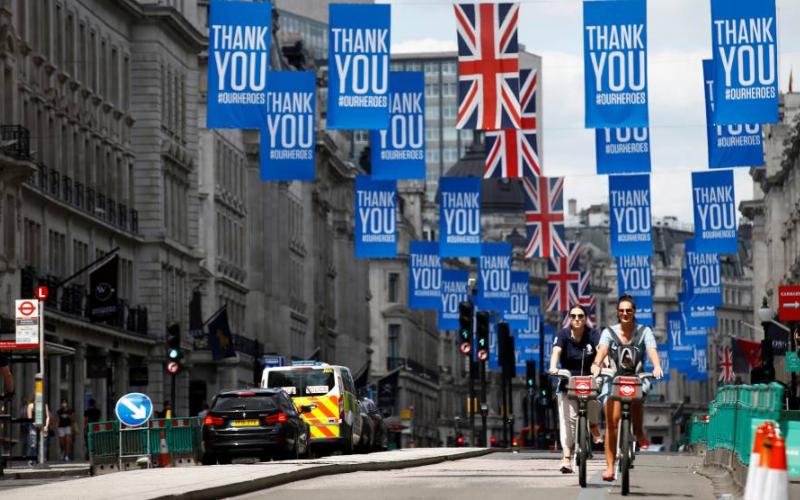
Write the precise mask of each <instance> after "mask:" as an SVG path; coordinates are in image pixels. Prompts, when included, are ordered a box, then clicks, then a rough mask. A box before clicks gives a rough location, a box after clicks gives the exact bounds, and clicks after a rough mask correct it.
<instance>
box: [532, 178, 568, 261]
mask: <svg viewBox="0 0 800 500" xmlns="http://www.w3.org/2000/svg"><path fill="white" fill-rule="evenodd" d="M522 187H523V188H524V190H525V228H526V232H527V236H528V244H527V246H526V247H525V257H527V258H530V257H543V258H549V257H552V256H560V255H567V245H566V244H565V243H564V178H563V177H538V178H536V177H527V176H526V177H524V178H523V179H522Z"/></svg>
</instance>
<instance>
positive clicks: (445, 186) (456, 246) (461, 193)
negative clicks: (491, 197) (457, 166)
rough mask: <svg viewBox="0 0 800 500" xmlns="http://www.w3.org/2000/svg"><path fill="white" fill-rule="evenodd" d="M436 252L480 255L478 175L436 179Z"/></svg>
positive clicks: (479, 180) (462, 255)
mask: <svg viewBox="0 0 800 500" xmlns="http://www.w3.org/2000/svg"><path fill="white" fill-rule="evenodd" d="M439 196H440V199H439V252H440V255H441V256H442V257H479V256H480V255H481V179H480V178H478V177H442V178H440V179H439Z"/></svg>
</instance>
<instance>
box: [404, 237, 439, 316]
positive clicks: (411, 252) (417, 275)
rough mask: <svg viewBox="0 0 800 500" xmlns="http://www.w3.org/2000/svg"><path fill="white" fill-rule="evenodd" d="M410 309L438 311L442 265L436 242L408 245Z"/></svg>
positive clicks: (417, 242)
mask: <svg viewBox="0 0 800 500" xmlns="http://www.w3.org/2000/svg"><path fill="white" fill-rule="evenodd" d="M408 259H409V261H410V262H409V266H408V307H409V309H430V310H432V311H438V310H439V307H440V303H441V299H440V298H439V297H440V295H441V293H442V263H441V260H440V259H439V244H438V243H436V242H435V241H411V242H409V243H408Z"/></svg>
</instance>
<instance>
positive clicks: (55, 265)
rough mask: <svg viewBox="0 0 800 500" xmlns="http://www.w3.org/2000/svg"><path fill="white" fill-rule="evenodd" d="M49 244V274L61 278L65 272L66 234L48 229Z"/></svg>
mask: <svg viewBox="0 0 800 500" xmlns="http://www.w3.org/2000/svg"><path fill="white" fill-rule="evenodd" d="M48 237H49V238H48V239H49V246H50V259H49V260H50V262H49V266H48V271H49V272H50V274H51V275H53V276H57V277H59V278H63V277H65V276H66V272H67V246H66V239H67V238H66V235H64V233H59V232H58V231H53V230H52V229H51V230H50V231H48Z"/></svg>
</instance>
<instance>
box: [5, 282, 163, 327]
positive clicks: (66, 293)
mask: <svg viewBox="0 0 800 500" xmlns="http://www.w3.org/2000/svg"><path fill="white" fill-rule="evenodd" d="M21 274H22V276H21V284H20V296H21V297H33V290H34V287H36V286H37V285H44V286H47V287H48V288H49V289H50V294H49V295H48V297H47V300H46V301H45V306H46V307H47V308H48V309H51V310H54V311H59V312H62V313H65V314H69V315H71V316H74V317H77V318H78V319H81V320H83V321H87V322H91V319H90V317H89V300H88V298H89V296H88V294H87V289H86V286H85V285H83V284H80V283H72V284H68V285H65V286H61V287H58V288H56V285H57V284H58V283H59V281H60V279H59V278H58V277H55V276H37V275H36V270H35V269H33V268H31V267H26V268H24V269H22V273H21ZM102 323H103V324H106V325H108V326H111V327H115V328H118V329H120V330H125V331H127V332H129V333H136V334H139V335H147V334H148V328H147V327H148V325H147V308H145V307H141V306H138V307H133V306H131V305H130V304H129V303H128V301H127V300H125V299H119V300H118V301H117V304H116V305H115V312H114V314H112V315H111V316H110V317H108V318H107V319H105V320H104V321H103V322H102Z"/></svg>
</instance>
